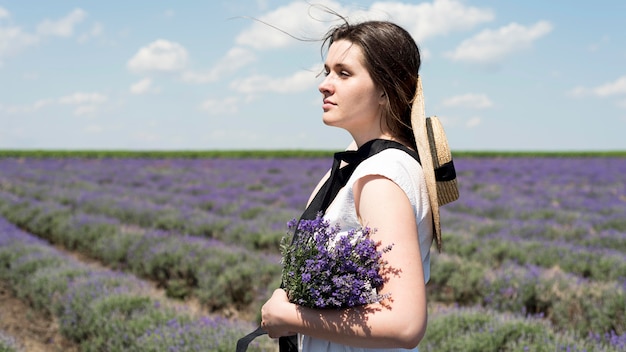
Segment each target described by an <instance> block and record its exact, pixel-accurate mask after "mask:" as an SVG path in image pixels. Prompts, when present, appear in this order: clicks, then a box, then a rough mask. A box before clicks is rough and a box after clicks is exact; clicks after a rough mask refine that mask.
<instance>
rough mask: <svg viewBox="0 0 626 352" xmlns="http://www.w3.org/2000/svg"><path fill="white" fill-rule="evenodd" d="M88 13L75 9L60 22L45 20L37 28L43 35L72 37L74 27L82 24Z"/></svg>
mask: <svg viewBox="0 0 626 352" xmlns="http://www.w3.org/2000/svg"><path fill="white" fill-rule="evenodd" d="M86 17H87V13H86V12H85V11H83V10H82V9H74V10H73V11H72V12H70V13H69V14H68V15H67V16H65V17H63V18H61V19H60V20H56V21H53V20H44V21H43V22H41V23H40V24H39V25H38V26H37V33H39V34H42V35H50V36H59V37H70V36H72V35H73V34H74V26H76V25H77V24H79V23H80V22H82V21H83V20H84V19H85V18H86Z"/></svg>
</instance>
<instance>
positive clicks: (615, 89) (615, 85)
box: [567, 76, 626, 98]
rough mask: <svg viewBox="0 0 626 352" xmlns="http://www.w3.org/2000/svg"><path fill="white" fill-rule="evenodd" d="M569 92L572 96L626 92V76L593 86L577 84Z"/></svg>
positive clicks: (598, 95)
mask: <svg viewBox="0 0 626 352" xmlns="http://www.w3.org/2000/svg"><path fill="white" fill-rule="evenodd" d="M567 94H568V95H569V96H572V97H585V96H597V97H601V98H602V97H608V96H612V95H620V94H626V76H622V77H619V78H617V79H616V80H615V81H613V82H608V83H604V84H601V85H599V86H597V87H593V88H587V87H584V86H577V87H574V88H572V89H571V90H570V91H569V92H568V93H567Z"/></svg>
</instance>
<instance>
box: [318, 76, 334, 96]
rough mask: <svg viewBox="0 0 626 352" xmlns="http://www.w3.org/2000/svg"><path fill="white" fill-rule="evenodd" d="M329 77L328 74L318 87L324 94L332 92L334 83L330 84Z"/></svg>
mask: <svg viewBox="0 0 626 352" xmlns="http://www.w3.org/2000/svg"><path fill="white" fill-rule="evenodd" d="M329 77H330V76H326V77H325V78H324V80H323V81H322V82H321V83H320V85H319V86H318V87H317V89H319V91H320V93H322V94H327V93H331V92H332V85H331V84H330V81H329Z"/></svg>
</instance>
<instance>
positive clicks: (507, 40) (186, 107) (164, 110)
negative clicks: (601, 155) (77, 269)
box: [0, 0, 626, 150]
mask: <svg viewBox="0 0 626 352" xmlns="http://www.w3.org/2000/svg"><path fill="white" fill-rule="evenodd" d="M311 4H324V5H326V6H328V7H330V8H332V9H334V10H336V11H337V12H339V13H341V14H343V15H346V16H348V17H349V18H350V19H352V20H354V21H361V20H367V19H386V20H391V21H393V22H396V23H398V24H400V25H401V26H403V27H405V28H406V29H407V30H409V32H410V33H411V34H412V35H413V36H414V38H415V39H416V41H417V42H418V45H419V46H420V49H421V50H422V56H423V60H422V67H421V69H420V74H421V75H422V77H423V83H424V92H425V99H426V111H427V114H428V115H437V116H439V117H440V118H441V120H442V122H443V124H444V127H445V129H446V133H447V135H448V139H449V142H450V146H451V148H452V149H453V150H626V137H624V132H626V34H625V33H626V32H625V30H626V27H625V26H624V21H626V2H624V1H618V0H615V1H607V0H596V1H575V0H570V1H567V0H551V1H538V0H526V1H513V0H510V1H502V0H484V1H479V0H430V1H423V2H421V1H408V0H407V1H366V0H362V1H318V2H315V1H313V0H311V1H309V2H305V1H289V0H243V1H237V0H235V1H230V0H228V1H184V2H173V1H171V2H170V1H117V0H110V1H98V2H95V1H63V0H58V1H43V0H41V1H18V0H11V1H6V0H0V149H131V150H153V149H159V150H160V149H165V150H189V149H192V150H204V149H338V148H344V147H345V146H347V145H348V143H349V142H350V136H349V135H348V134H347V133H346V132H345V131H343V130H340V129H336V128H332V127H327V126H325V125H324V124H323V123H322V121H321V113H322V108H321V105H322V99H321V94H320V93H319V92H318V90H317V85H318V83H319V81H320V78H319V77H317V73H318V72H319V70H320V68H321V66H320V65H321V63H322V58H321V56H320V47H319V43H318V42H307V41H299V40H295V39H292V38H290V37H288V36H286V35H285V34H283V33H281V32H280V31H277V30H275V29H272V28H270V27H269V26H266V25H263V24H260V23H259V22H256V21H254V20H251V19H250V17H254V18H257V19H260V20H263V21H266V22H268V23H270V24H272V25H274V26H276V27H279V28H282V29H284V30H286V31H287V32H289V33H291V34H293V35H295V36H298V37H303V38H318V37H320V36H321V35H322V34H323V33H325V32H326V30H327V29H328V27H329V26H330V25H332V24H333V22H329V20H330V19H329V18H328V16H327V15H325V14H324V13H323V12H322V11H320V10H319V9H318V8H317V7H312V6H311Z"/></svg>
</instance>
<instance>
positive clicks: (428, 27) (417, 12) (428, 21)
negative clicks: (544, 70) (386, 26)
mask: <svg viewBox="0 0 626 352" xmlns="http://www.w3.org/2000/svg"><path fill="white" fill-rule="evenodd" d="M370 12H372V13H374V14H376V13H379V12H380V13H388V14H389V18H388V19H389V20H391V21H393V22H395V23H397V24H399V25H401V26H403V27H404V28H405V29H406V30H407V31H409V32H410V33H411V34H412V35H413V37H414V38H415V40H416V41H417V42H418V43H421V42H422V41H423V40H425V39H428V38H432V37H435V36H438V35H444V34H448V33H451V32H454V31H464V30H468V29H471V28H473V27H474V26H476V25H478V24H481V23H485V22H490V21H492V20H493V19H494V18H495V15H494V14H493V11H491V10H490V9H479V8H476V7H471V6H466V5H465V4H464V3H463V2H462V1H454V0H434V1H433V2H432V3H428V2H423V3H420V4H407V3H402V2H377V3H374V4H372V7H371V10H370Z"/></svg>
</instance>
